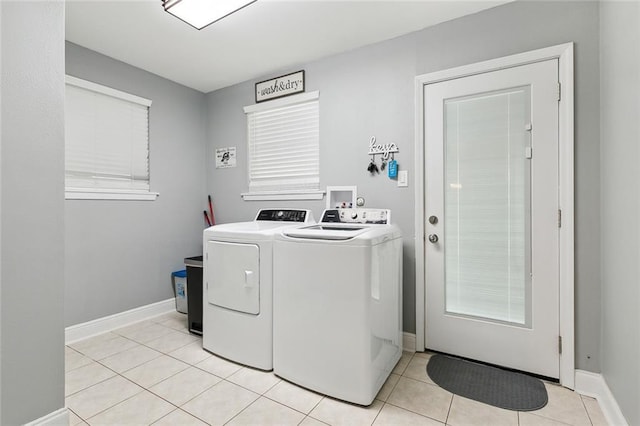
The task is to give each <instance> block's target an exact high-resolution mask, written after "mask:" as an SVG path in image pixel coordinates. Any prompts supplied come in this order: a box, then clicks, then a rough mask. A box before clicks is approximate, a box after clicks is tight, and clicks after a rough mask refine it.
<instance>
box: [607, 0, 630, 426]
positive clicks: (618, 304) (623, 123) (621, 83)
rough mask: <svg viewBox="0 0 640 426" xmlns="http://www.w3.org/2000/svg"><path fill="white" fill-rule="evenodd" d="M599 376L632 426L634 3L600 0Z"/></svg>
mask: <svg viewBox="0 0 640 426" xmlns="http://www.w3.org/2000/svg"><path fill="white" fill-rule="evenodd" d="M600 18H601V21H600V43H601V44H600V48H601V50H600V55H601V56H600V58H601V79H600V82H601V83H600V93H601V99H600V101H601V153H602V157H601V170H602V179H601V181H602V229H601V231H602V374H603V376H604V377H605V379H606V381H607V384H608V385H609V388H610V389H611V391H612V392H613V394H614V396H615V398H616V401H617V402H618V404H619V405H620V408H621V409H622V411H623V413H624V415H625V416H626V419H627V421H628V422H629V424H631V425H638V424H640V406H639V405H638V401H640V363H639V360H640V327H638V324H640V309H638V306H639V305H640V287H639V285H638V283H640V271H639V269H638V268H639V266H638V259H640V226H638V218H639V217H640V172H639V171H638V161H639V160H640V148H639V142H640V124H639V123H640V122H639V121H638V117H640V3H638V2H609V1H606V2H602V3H601V6H600Z"/></svg>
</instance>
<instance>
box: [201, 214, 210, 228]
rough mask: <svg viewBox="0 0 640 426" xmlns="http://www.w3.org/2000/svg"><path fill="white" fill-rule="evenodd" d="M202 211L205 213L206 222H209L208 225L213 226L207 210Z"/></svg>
mask: <svg viewBox="0 0 640 426" xmlns="http://www.w3.org/2000/svg"><path fill="white" fill-rule="evenodd" d="M202 213H204V220H205V222H207V225H209V226H211V221H210V220H209V215H208V214H207V211H206V210H203V211H202Z"/></svg>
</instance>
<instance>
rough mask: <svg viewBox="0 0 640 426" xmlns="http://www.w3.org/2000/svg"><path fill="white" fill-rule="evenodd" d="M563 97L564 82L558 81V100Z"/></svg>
mask: <svg viewBox="0 0 640 426" xmlns="http://www.w3.org/2000/svg"><path fill="white" fill-rule="evenodd" d="M561 98H562V84H561V83H560V82H558V102H560V100H561Z"/></svg>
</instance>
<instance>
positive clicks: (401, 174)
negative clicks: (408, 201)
mask: <svg viewBox="0 0 640 426" xmlns="http://www.w3.org/2000/svg"><path fill="white" fill-rule="evenodd" d="M398 186H403V187H404V186H409V172H408V171H407V170H400V171H398Z"/></svg>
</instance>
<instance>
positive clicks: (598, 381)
mask: <svg viewBox="0 0 640 426" xmlns="http://www.w3.org/2000/svg"><path fill="white" fill-rule="evenodd" d="M575 384H576V389H575V390H576V392H578V393H580V394H582V395H586V396H590V397H592V398H595V399H597V400H598V404H599V405H600V408H601V409H602V414H604V417H605V418H606V419H607V423H608V424H610V425H615V426H628V423H627V420H626V419H625V418H624V416H623V415H622V411H621V410H620V406H618V403H617V402H616V399H615V398H614V397H613V394H612V393H611V390H610V389H609V386H607V382H606V381H605V380H604V377H602V374H597V373H592V372H590V371H585V370H576V383H575Z"/></svg>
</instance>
